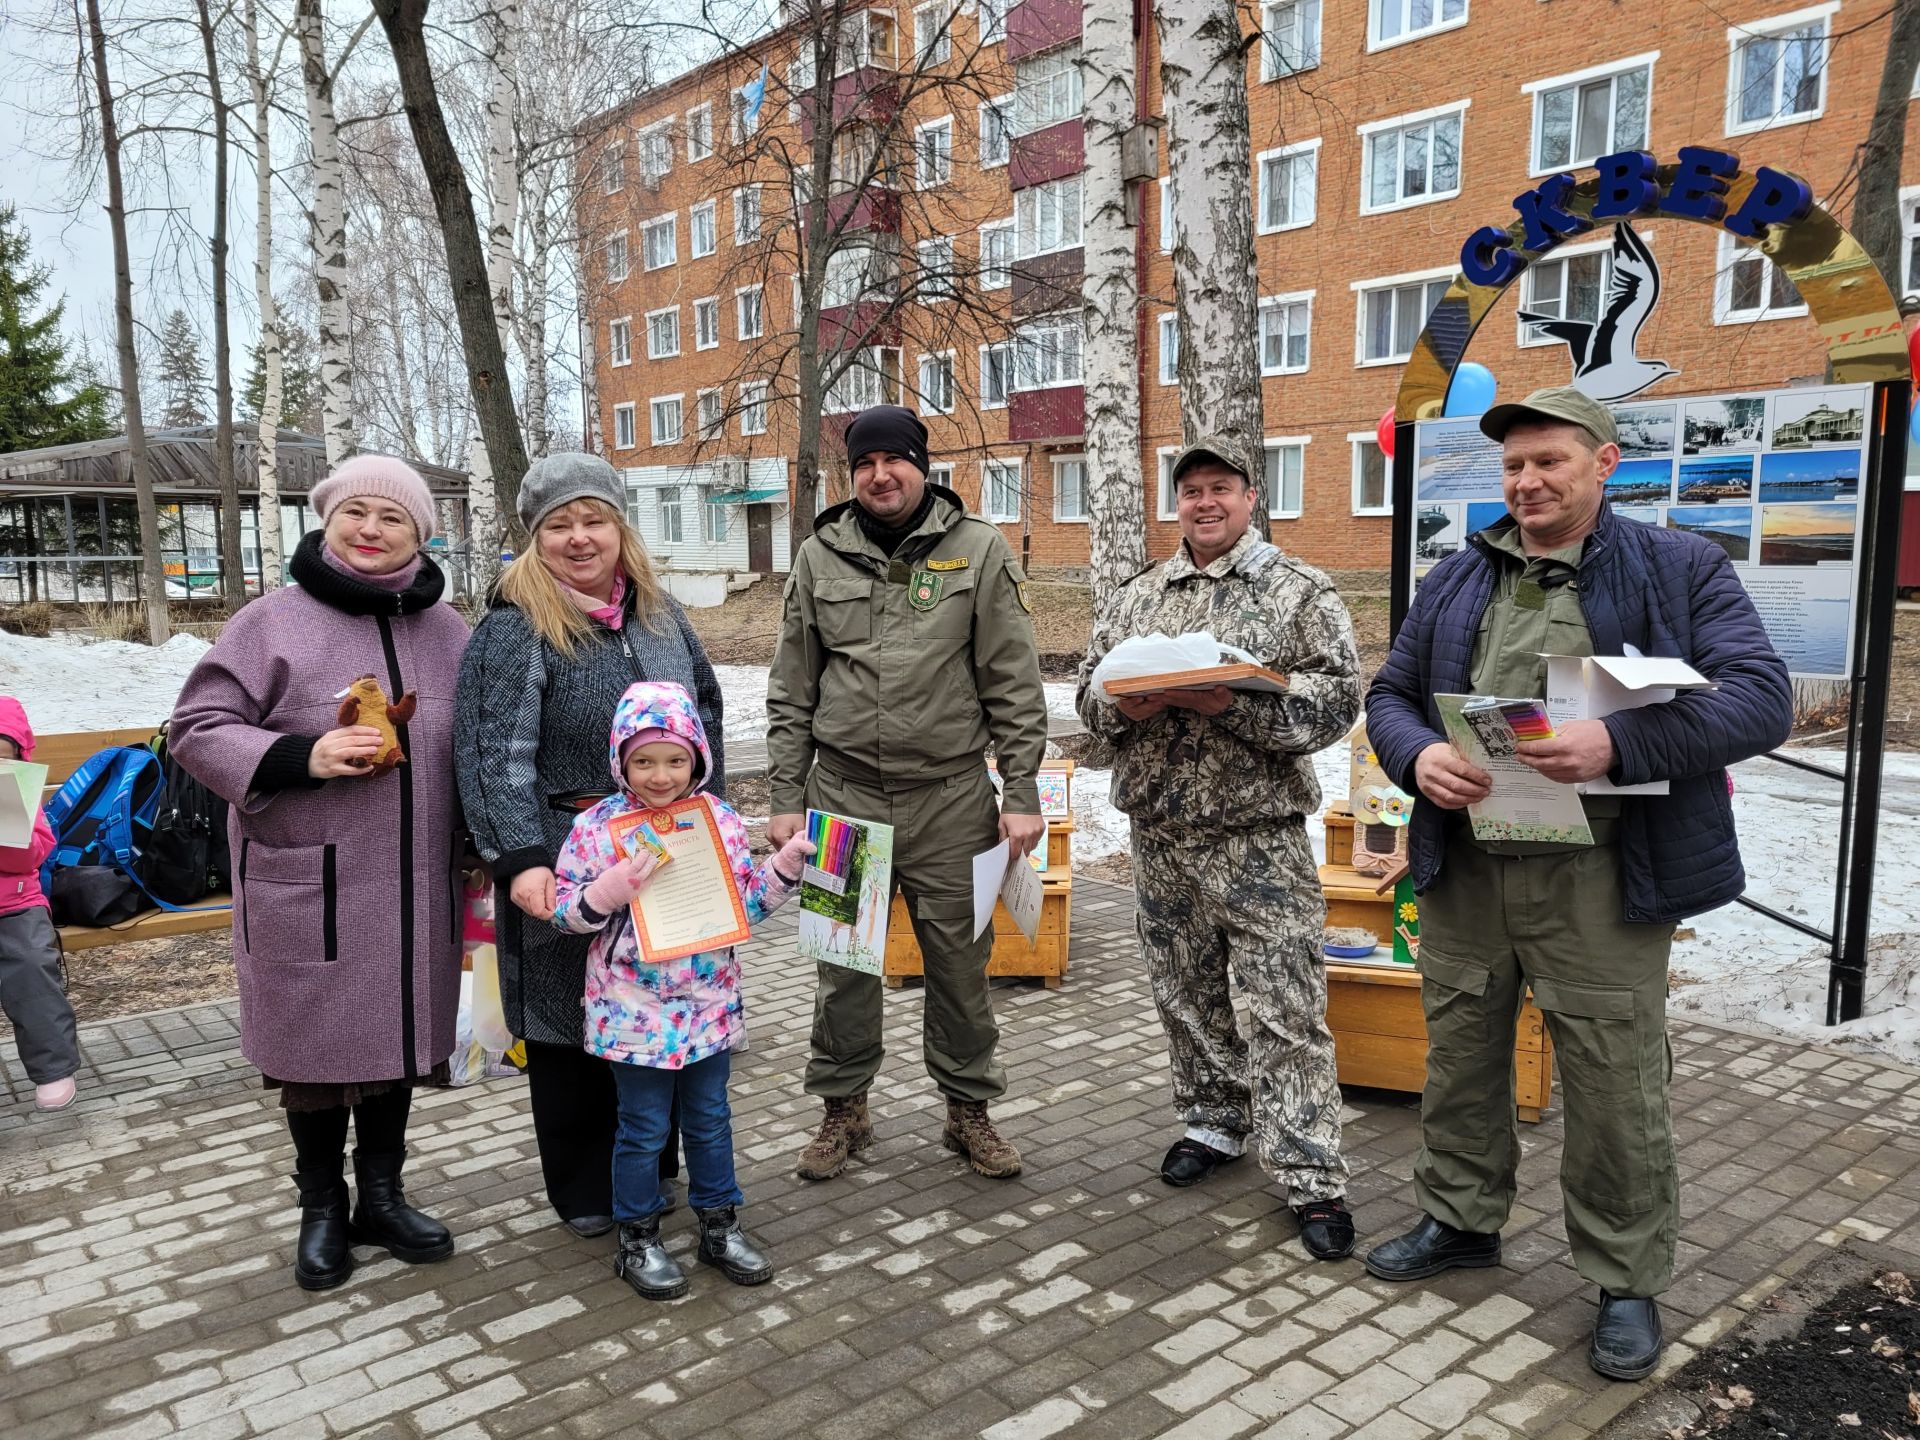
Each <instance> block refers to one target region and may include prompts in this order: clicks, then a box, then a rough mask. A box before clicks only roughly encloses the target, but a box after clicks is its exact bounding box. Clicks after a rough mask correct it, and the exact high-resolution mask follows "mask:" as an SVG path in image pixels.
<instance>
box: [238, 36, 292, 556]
mask: <svg viewBox="0 0 1920 1440" xmlns="http://www.w3.org/2000/svg"><path fill="white" fill-rule="evenodd" d="M242 21H243V24H244V26H245V28H246V33H247V88H248V89H249V91H251V93H252V97H253V196H254V216H253V300H254V304H255V306H256V307H257V308H258V311H259V315H260V349H259V355H260V371H261V375H262V377H263V381H262V387H261V399H260V419H259V424H258V427H257V430H256V438H257V445H256V449H255V453H254V484H255V486H256V487H257V488H258V490H259V501H258V505H259V511H260V591H261V593H262V594H265V593H266V592H267V591H269V590H277V589H278V588H279V587H280V583H281V575H280V564H281V560H280V458H279V444H280V410H281V405H282V402H283V398H284V394H285V391H284V388H283V387H284V382H283V379H282V372H281V360H282V350H281V334H280V305H279V301H278V300H277V299H276V298H275V296H274V293H273V175H274V170H273V88H272V85H271V83H270V78H269V77H270V73H271V72H270V70H269V68H268V67H267V66H265V65H263V64H262V63H261V60H260V7H259V4H258V3H257V0H246V7H245V10H244V13H243V16H242ZM276 53H277V51H276Z"/></svg>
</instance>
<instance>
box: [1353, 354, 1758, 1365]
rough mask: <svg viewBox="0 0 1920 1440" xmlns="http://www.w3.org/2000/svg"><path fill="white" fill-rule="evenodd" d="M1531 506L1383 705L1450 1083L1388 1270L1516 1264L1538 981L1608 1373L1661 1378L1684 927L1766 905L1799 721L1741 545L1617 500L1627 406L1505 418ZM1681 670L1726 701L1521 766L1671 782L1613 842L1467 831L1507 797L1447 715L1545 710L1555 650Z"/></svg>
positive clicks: (1603, 817) (1519, 487)
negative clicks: (1636, 513) (1764, 882)
mask: <svg viewBox="0 0 1920 1440" xmlns="http://www.w3.org/2000/svg"><path fill="white" fill-rule="evenodd" d="M1480 428H1481V429H1482V430H1483V431H1484V432H1485V433H1486V434H1487V435H1488V436H1489V437H1490V438H1492V439H1494V440H1497V441H1500V442H1501V448H1502V463H1503V475H1504V478H1503V482H1502V487H1501V488H1502V493H1503V495H1504V498H1505V499H1506V502H1507V510H1508V512H1509V514H1508V515H1507V516H1506V517H1504V518H1503V519H1501V520H1500V522H1499V523H1498V524H1496V525H1492V526H1489V527H1488V528H1487V529H1485V530H1482V531H1480V532H1478V533H1477V534H1475V535H1473V536H1472V537H1470V539H1469V541H1468V543H1467V545H1466V546H1465V547H1463V548H1462V549H1461V550H1459V551H1457V552H1456V553H1454V554H1452V555H1449V556H1448V557H1447V558H1446V559H1444V560H1442V561H1441V562H1440V563H1439V564H1438V565H1436V566H1434V567H1433V569H1432V570H1430V571H1429V572H1428V573H1427V575H1426V577H1425V578H1424V579H1422V580H1421V582H1420V589H1419V593H1418V594H1417V595H1416V597H1415V599H1414V602H1413V608H1412V609H1411V611H1410V612H1409V613H1408V615H1407V618H1406V620H1405V621H1404V622H1403V623H1402V624H1401V626H1400V630H1399V633H1398V634H1397V635H1396V636H1395V637H1394V642H1393V650H1392V653H1391V654H1390V655H1389V656H1388V657H1387V663H1386V664H1385V665H1384V666H1383V667H1382V668H1381V671H1380V674H1379V676H1378V677H1377V678H1376V679H1375V680H1374V682H1373V686H1372V689H1371V690H1370V691H1369V692H1368V695H1367V734H1368V737H1369V738H1370V739H1371V740H1372V742H1373V748H1374V750H1375V752H1376V753H1377V754H1378V755H1379V757H1380V763H1381V764H1382V765H1383V766H1384V767H1385V768H1386V771H1387V774H1388V775H1389V776H1391V777H1392V779H1393V782H1394V783H1395V784H1396V785H1398V786H1400V787H1401V788H1402V789H1403V790H1406V791H1408V792H1409V793H1413V792H1417V793H1418V797H1419V800H1418V803H1417V804H1416V805H1415V807H1414V815H1413V823H1412V825H1411V826H1410V829H1409V844H1408V859H1409V863H1410V865H1411V868H1412V872H1413V880H1414V884H1415V885H1416V886H1417V887H1419V889H1420V891H1421V892H1422V901H1421V907H1420V972H1421V998H1422V1001H1423V1003H1424V1006H1425V1010H1426V1018H1427V1040H1428V1047H1429V1048H1428V1052H1427V1084H1426V1092H1425V1095H1424V1097H1423V1100H1422V1104H1421V1109H1420V1124H1421V1138H1422V1142H1423V1143H1422V1148H1421V1151H1420V1157H1419V1159H1418V1161H1417V1162H1416V1163H1415V1166H1414V1172H1413V1186H1414V1198H1415V1199H1416V1200H1418V1201H1419V1203H1420V1208H1421V1209H1422V1210H1423V1211H1425V1212H1426V1213H1425V1214H1424V1215H1423V1216H1422V1217H1421V1220H1420V1223H1419V1224H1418V1225H1416V1226H1415V1227H1414V1228H1413V1230H1411V1231H1410V1232H1409V1233H1407V1234H1405V1235H1402V1236H1399V1237H1397V1238H1395V1239H1392V1240H1388V1241H1386V1242H1385V1243H1383V1244H1381V1245H1377V1246H1375V1247H1374V1249H1373V1251H1372V1253H1371V1254H1369V1255H1368V1256H1367V1269H1368V1270H1370V1271H1372V1272H1373V1273H1374V1274H1375V1275H1378V1276H1380V1277H1381V1278H1382V1279H1386V1280H1417V1279H1420V1278H1422V1277H1424V1276H1428V1275H1434V1274H1438V1273H1439V1272H1440V1271H1442V1270H1445V1269H1448V1268H1450V1267H1453V1266H1458V1265H1469V1266H1486V1265H1497V1264H1499V1262H1500V1227H1501V1226H1502V1225H1504V1224H1505V1223H1506V1220H1507V1216H1508V1214H1509V1213H1510V1212H1511V1210H1512V1208H1513V1200H1514V1184H1515V1181H1514V1177H1515V1169H1516V1166H1517V1165H1518V1163H1519V1157H1520V1137H1519V1134H1518V1125H1517V1124H1516V1121H1515V1115H1514V1105H1513V1024H1514V1018H1515V1015H1516V1013H1517V1012H1518V1009H1519V1006H1520V999H1521V993H1522V991H1523V990H1524V989H1526V988H1529V987H1530V988H1531V989H1532V992H1533V998H1534V1001H1535V1003H1536V1004H1538V1005H1539V1007H1540V1009H1541V1010H1542V1011H1544V1012H1545V1014H1546V1017H1547V1026H1548V1029H1549V1031H1550V1033H1551V1034H1552V1037H1553V1048H1554V1059H1555V1061H1556V1062H1557V1063H1558V1065H1559V1070H1560V1079H1561V1085H1562V1094H1563V1097H1564V1103H1565V1106H1566V1125H1567V1137H1566V1144H1565V1146H1564V1147H1563V1151H1562V1156H1561V1165H1560V1188H1561V1191H1562V1196H1563V1200H1564V1204H1565V1208H1566V1227H1567V1240H1568V1243H1569V1245H1570V1246H1571V1248H1572V1251H1573V1263H1574V1267H1575V1268H1576V1269H1577V1270H1578V1271H1579V1272H1580V1273H1581V1274H1582V1275H1583V1276H1585V1277H1586V1278H1587V1279H1588V1280H1590V1281H1592V1282H1594V1283H1596V1284H1598V1285H1599V1287H1600V1306H1599V1311H1598V1313H1597V1316H1596V1318H1595V1322H1594V1332H1593V1345H1592V1348H1591V1350H1590V1351H1589V1355H1588V1358H1589V1360H1590V1362H1591V1363H1592V1365H1593V1368H1594V1369H1595V1370H1597V1371H1599V1372H1600V1373H1601V1374H1602V1375H1606V1376H1609V1377H1610V1378H1613V1379H1617V1380H1638V1379H1641V1378H1642V1377H1644V1376H1646V1375H1649V1374H1651V1373H1652V1372H1653V1369H1654V1367H1655V1365H1656V1364H1657V1363H1658V1362H1659V1359H1660V1349H1661V1328H1660V1311H1659V1308H1658V1306H1657V1305H1656V1304H1655V1303H1654V1299H1653V1297H1654V1296H1656V1295H1658V1294H1659V1293H1660V1292H1661V1291H1663V1290H1665V1289H1666V1288H1667V1286H1668V1285H1669V1284H1670V1283H1671V1282H1672V1279H1673V1255H1674V1239H1675V1232H1676V1231H1677V1230H1678V1228H1679V1221H1680V1199H1679V1184H1678V1180H1677V1176H1676V1174H1675V1167H1674V1152H1673V1122H1672V1117H1671V1114H1670V1112H1669V1107H1668V1100H1667V1085H1668V1081H1669V1079H1670V1077H1671V1075H1672V1071H1673V1056H1672V1051H1671V1049H1670V1047H1669V1046H1668V1043H1667V1030H1666V998H1667V961H1668V957H1669V954H1670V952H1671V950H1672V944H1673V929H1674V922H1675V921H1676V920H1679V919H1681V918H1682V917H1684V916H1687V915H1691V914H1695V913H1697V912H1699V911H1702V910H1709V909H1712V908H1713V907H1714V906H1717V905H1724V904H1725V903H1726V902H1727V901H1729V900H1731V899H1733V898H1735V897H1736V896H1738V895H1739V894H1740V892H1741V891H1742V889H1744V888H1745V876H1744V875H1743V874H1742V871H1741V868H1740V852H1739V849H1738V847H1737V845H1736V844H1735V841H1734V831H1733V809H1732V806H1731V805H1730V804H1729V803H1728V800H1727V774H1726V767H1727V766H1728V765H1731V764H1733V763H1734V762H1735V761H1737V760H1743V759H1745V758H1746V757H1748V756H1750V755H1756V754H1759V753H1760V752H1762V751H1765V750H1769V749H1771V748H1773V747H1774V746H1776V745H1778V744H1780V743H1781V742H1782V741H1783V740H1785V739H1786V737H1787V733H1788V731H1789V730H1790V729H1791V728H1792V723H1793V707H1792V692H1791V688H1790V686H1789V684H1788V681H1787V671H1786V666H1785V665H1783V664H1782V663H1781V661H1780V657H1779V656H1778V655H1776V654H1775V653H1774V649H1773V646H1772V644H1771V643H1769V641H1768V639H1767V634H1766V631H1765V630H1764V629H1763V628H1762V626H1761V624H1760V617H1759V615H1758V614H1757V613H1756V612H1755V610H1754V607H1753V602H1752V600H1750V599H1749V598H1748V596H1747V592H1746V589H1745V587H1744V586H1742V585H1741V583H1740V580H1739V577H1738V576H1737V575H1736V574H1735V572H1734V569H1733V565H1732V562H1731V561H1730V560H1729V558H1728V555H1727V552H1726V551H1725V550H1723V549H1721V548H1720V546H1718V545H1716V544H1714V543H1713V542H1712V541H1710V540H1706V539H1704V538H1702V537H1700V536H1697V535H1694V534H1692V533H1690V532H1688V531H1685V530H1668V529H1664V528H1659V527H1655V526H1651V525H1642V524H1639V523H1637V522H1635V521H1631V520H1623V519H1621V518H1620V517H1619V516H1617V515H1615V514H1614V513H1613V511H1612V510H1611V508H1610V507H1609V506H1608V505H1607V503H1606V494H1605V484H1606V477H1607V476H1608V475H1610V474H1612V473H1613V470H1614V467H1615V466H1616V465H1618V464H1619V462H1620V447H1619V444H1618V442H1617V438H1616V433H1615V428H1614V421H1613V416H1612V414H1611V413H1610V412H1609V411H1608V410H1607V408H1606V407H1605V406H1603V405H1601V404H1599V403H1598V402H1597V401H1595V400H1593V399H1591V398H1589V397H1588V396H1586V395H1584V394H1582V393H1581V392H1580V391H1578V390H1576V389H1573V388H1572V387H1570V386H1566V387H1557V388H1553V389H1547V390H1536V391H1535V392H1534V393H1533V394H1531V395H1529V396H1528V397H1527V398H1526V399H1525V400H1524V401H1522V402H1521V403H1519V404H1517V405H1496V406H1495V407H1494V408H1493V409H1491V410H1489V411H1488V412H1487V413H1486V415H1485V416H1484V417H1483V418H1482V420H1481V422H1480ZM1627 645H1632V646H1634V647H1636V648H1637V649H1638V650H1639V651H1640V652H1641V653H1642V654H1646V655H1662V656H1676V657H1678V658H1680V659H1683V660H1685V661H1687V662H1688V663H1689V664H1690V665H1692V666H1693V668H1694V669H1696V670H1698V671H1699V672H1700V673H1701V674H1703V675H1705V676H1706V677H1707V678H1708V679H1710V680H1712V681H1714V682H1715V684H1716V687H1717V688H1715V689H1713V690H1711V691H1706V690H1698V691H1689V692H1686V693H1684V694H1682V695H1680V696H1679V697H1678V698H1676V699H1673V700H1669V701H1667V702H1666V703H1665V704H1659V705H1648V706H1645V707H1643V708H1641V709H1638V710H1623V711H1620V712H1618V713H1616V714H1612V715H1608V716H1605V717H1603V718H1601V719H1597V720H1577V721H1573V722H1570V723H1567V724H1564V725H1561V726H1560V727H1559V728H1558V733H1557V734H1556V735H1555V736H1554V738H1552V739H1550V740H1539V741H1532V742H1528V743H1525V744H1522V745H1521V746H1520V747H1519V752H1518V753H1519V758H1520V759H1521V760H1523V761H1525V762H1526V764H1528V765H1529V766H1531V767H1532V768H1533V769H1535V770H1537V771H1539V772H1540V773H1541V774H1542V775H1544V776H1546V777H1547V778H1548V779H1550V780H1558V781H1562V782H1565V783H1568V784H1572V783H1575V782H1580V781H1591V780H1598V779H1601V778H1602V777H1604V778H1606V779H1607V780H1609V781H1611V782H1612V783H1613V784H1615V785H1644V784H1648V783H1650V782H1653V781H1659V780H1664V781H1666V782H1667V793H1665V794H1649V795H1634V796H1621V795H1606V794H1594V795H1588V796H1586V797H1585V800H1584V803H1585V806H1586V811H1587V818H1588V821H1589V828H1590V829H1591V830H1592V832H1593V837H1594V843H1593V844H1591V845H1558V844H1546V843H1540V842H1534V843H1522V842H1518V841H1495V840H1480V839H1476V838H1475V837H1474V835H1473V830H1472V827H1471V825H1469V824H1468V823H1467V817H1466V816H1465V814H1464V813H1463V812H1464V811H1465V809H1466V807H1467V806H1469V805H1471V804H1473V803H1474V802H1476V801H1479V800H1484V799H1485V798H1486V797H1487V796H1488V795H1489V794H1492V793H1494V791H1493V788H1492V778H1491V777H1490V776H1489V775H1488V774H1487V773H1486V772H1485V771H1483V770H1481V769H1480V768H1478V767H1477V766H1475V765H1472V764H1470V763H1469V762H1468V761H1467V760H1466V759H1464V758H1463V757H1462V756H1461V755H1460V754H1459V752H1458V751H1456V750H1455V749H1454V748H1453V747H1452V746H1451V745H1450V744H1448V743H1447V740H1446V737H1445V734H1444V732H1443V731H1442V729H1441V726H1440V719H1439V713H1438V711H1437V710H1436V708H1435V706H1434V699H1433V697H1434V696H1435V695H1448V694H1454V695H1458V694H1467V693H1472V694H1475V695H1492V696H1502V697H1507V698H1512V699H1528V698H1540V697H1542V696H1544V695H1545V693H1546V688H1545V686H1546V661H1545V659H1544V658H1543V655H1544V654H1546V653H1551V654H1558V655H1595V654H1598V655H1622V654H1625V653H1626V650H1625V647H1626V646H1627Z"/></svg>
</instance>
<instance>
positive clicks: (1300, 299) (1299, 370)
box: [1253, 290, 1319, 375]
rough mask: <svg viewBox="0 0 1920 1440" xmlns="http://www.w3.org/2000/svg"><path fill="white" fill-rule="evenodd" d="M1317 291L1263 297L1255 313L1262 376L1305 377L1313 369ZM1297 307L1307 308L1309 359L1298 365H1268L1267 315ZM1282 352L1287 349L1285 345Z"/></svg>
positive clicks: (1256, 339)
mask: <svg viewBox="0 0 1920 1440" xmlns="http://www.w3.org/2000/svg"><path fill="white" fill-rule="evenodd" d="M1318 293H1319V292H1318V291H1317V290H1294V291H1290V292H1288V293H1287V294H1285V295H1262V296H1261V297H1260V301H1259V304H1258V305H1257V306H1256V308H1255V311H1254V327H1253V341H1254V344H1255V345H1256V346H1258V347H1259V352H1258V353H1259V357H1260V373H1261V374H1262V375H1304V374H1306V372H1307V371H1308V370H1310V369H1312V368H1313V297H1314V296H1315V295H1317V294H1318ZM1295 305H1304V306H1306V307H1307V323H1306V335H1307V358H1306V359H1305V360H1303V361H1301V362H1300V364H1298V365H1289V364H1286V363H1285V362H1284V361H1282V363H1281V364H1279V365H1278V366H1273V367H1269V366H1268V364H1267V331H1266V315H1267V314H1268V312H1269V311H1272V312H1279V311H1283V310H1288V309H1291V308H1292V307H1293V306H1295ZM1281 349H1282V351H1283V352H1284V350H1285V349H1286V347H1285V346H1284V345H1283V346H1282V347H1281Z"/></svg>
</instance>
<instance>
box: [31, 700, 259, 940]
mask: <svg viewBox="0 0 1920 1440" xmlns="http://www.w3.org/2000/svg"><path fill="white" fill-rule="evenodd" d="M159 733H160V732H159V731H158V730H157V729H154V728H152V727H148V728H146V729H135V730H76V731H72V732H70V733H68V734H64V735H41V736H38V737H36V744H35V745H34V750H33V758H34V761H35V762H36V763H37V764H41V765H44V766H46V767H47V790H46V798H49V799H50V798H52V796H53V792H54V791H56V790H58V789H59V788H60V786H61V785H62V784H63V783H65V781H66V779H67V777H68V776H69V775H71V774H73V772H74V771H75V770H78V769H79V768H80V766H81V764H82V763H83V762H84V761H85V760H86V759H87V757H88V756H90V755H92V754H94V753H96V752H97V751H100V750H105V749H106V748H107V747H108V746H110V745H146V744H150V743H151V742H152V740H153V737H154V736H155V735H157V734H159ZM232 899H233V897H232V896H230V895H209V896H207V897H206V898H205V899H204V900H200V901H197V902H196V903H195V908H193V909H189V910H161V909H158V908H156V909H152V910H147V911H144V912H143V913H141V914H139V915H136V916H134V917H133V918H132V919H131V920H122V921H121V922H120V923H119V924H118V925H62V926H61V927H60V947H61V948H62V949H63V950H97V949H99V948H100V947H101V946H103V945H125V944H127V943H129V942H130V941H134V940H166V939H170V938H172V937H173V936H175V935H197V934H201V933H203V932H206V931H210V930H225V929H228V928H229V927H231V926H232V924H233V910H232V908H231V905H232ZM206 906H215V907H218V908H215V909H206V908H204V907H206Z"/></svg>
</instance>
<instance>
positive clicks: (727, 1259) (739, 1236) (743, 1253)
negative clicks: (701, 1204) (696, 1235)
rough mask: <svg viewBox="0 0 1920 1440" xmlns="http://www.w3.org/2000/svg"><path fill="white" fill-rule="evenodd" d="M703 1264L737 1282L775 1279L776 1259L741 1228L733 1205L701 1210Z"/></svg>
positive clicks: (753, 1282)
mask: <svg viewBox="0 0 1920 1440" xmlns="http://www.w3.org/2000/svg"><path fill="white" fill-rule="evenodd" d="M700 1263H701V1264H702V1265H711V1266H713V1267H714V1268H715V1269H716V1270H718V1271H719V1272H720V1273H721V1274H722V1275H725V1276H726V1277H727V1279H729V1280H731V1281H732V1282H733V1283H734V1284H736V1285H764V1284H766V1283H767V1281H769V1280H771V1279H772V1278H773V1261H771V1260H769V1259H768V1258H767V1256H766V1254H765V1253H764V1252H763V1251H762V1250H761V1249H760V1247H759V1246H757V1245H755V1244H754V1243H753V1241H752V1240H751V1239H750V1238H749V1237H748V1235H747V1232H746V1231H744V1230H742V1229H741V1228H740V1217H739V1216H738V1215H737V1214H736V1213H735V1212H734V1208H733V1206H731V1205H723V1206H721V1207H720V1208H719V1209H717V1210H702V1211H701V1212H700Z"/></svg>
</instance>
